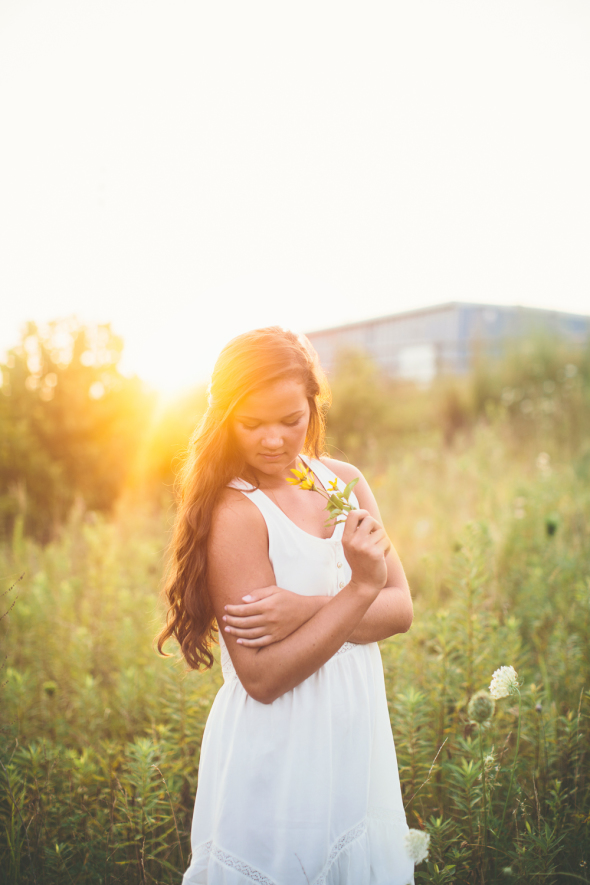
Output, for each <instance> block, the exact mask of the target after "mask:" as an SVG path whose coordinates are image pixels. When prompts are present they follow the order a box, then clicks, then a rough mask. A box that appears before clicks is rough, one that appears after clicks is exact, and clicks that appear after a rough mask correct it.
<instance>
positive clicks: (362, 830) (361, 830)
mask: <svg viewBox="0 0 590 885" xmlns="http://www.w3.org/2000/svg"><path fill="white" fill-rule="evenodd" d="M366 833H367V821H366V820H362V821H361V822H360V824H357V825H356V826H355V827H351V829H350V830H347V831H346V833H344V835H343V836H340V838H339V839H338V841H337V842H334V844H333V845H332V850H331V851H330V854H329V855H328V860H327V861H326V863H325V864H324V869H323V870H322V872H321V873H320V875H319V876H318V878H317V879H314V883H313V885H325V883H326V878H327V876H328V873H329V872H330V867H331V866H332V864H333V863H334V861H335V860H337V858H338V855H340V854H342V852H343V851H344V849H345V848H348V846H349V845H351V844H352V843H353V842H356V840H357V839H360V838H362V836H365V835H366Z"/></svg>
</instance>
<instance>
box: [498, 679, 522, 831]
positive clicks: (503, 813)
mask: <svg viewBox="0 0 590 885" xmlns="http://www.w3.org/2000/svg"><path fill="white" fill-rule="evenodd" d="M521 701H522V695H521V694H520V692H518V728H517V731H516V750H515V753H514V762H513V763H512V771H511V773H510V783H509V784H508V792H507V793H506V801H505V802H504V811H503V812H502V822H501V823H500V830H501V829H502V827H503V825H504V818H505V817H506V809H507V808H508V802H509V800H510V793H511V791H512V782H513V780H514V771H515V769H516V760H517V759H518V747H519V745H520V704H521Z"/></svg>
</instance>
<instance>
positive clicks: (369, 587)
mask: <svg viewBox="0 0 590 885" xmlns="http://www.w3.org/2000/svg"><path fill="white" fill-rule="evenodd" d="M348 586H349V587H350V588H351V589H352V590H354V592H355V593H358V595H359V596H369V597H371V599H374V598H375V597H376V596H377V595H378V594H379V593H380V590H381V588H380V587H378V586H377V585H376V584H371V583H369V582H368V581H359V580H356V579H355V578H351V579H350V581H349V583H348Z"/></svg>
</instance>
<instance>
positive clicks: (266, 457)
mask: <svg viewBox="0 0 590 885" xmlns="http://www.w3.org/2000/svg"><path fill="white" fill-rule="evenodd" d="M282 455H283V453H282V452H279V454H278V455H269V454H266V453H265V452H261V453H260V456H261V457H262V458H264V460H265V461H278V459H279V458H281V457H282Z"/></svg>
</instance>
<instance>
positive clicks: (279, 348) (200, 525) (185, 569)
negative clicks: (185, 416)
mask: <svg viewBox="0 0 590 885" xmlns="http://www.w3.org/2000/svg"><path fill="white" fill-rule="evenodd" d="M285 378H296V379H298V380H300V381H302V382H303V384H304V385H305V389H306V393H307V399H308V402H309V409H310V418H309V425H308V428H307V436H306V439H305V447H304V452H303V454H306V455H310V456H311V457H313V458H319V457H320V456H321V455H322V454H323V450H324V432H325V412H326V409H327V407H328V405H329V400H330V392H329V388H328V385H327V382H326V379H325V376H324V374H323V372H322V370H321V368H320V365H319V361H318V358H317V354H316V353H315V351H314V350H313V348H312V346H311V344H310V343H309V341H308V340H307V338H305V337H303V336H297V335H295V334H294V333H293V332H289V331H285V330H284V329H281V328H280V327H279V326H269V327H267V328H265V329H255V330H254V331H252V332H246V333H245V334H243V335H239V336H238V337H237V338H234V339H233V340H232V341H230V342H229V344H227V345H226V346H225V347H224V349H223V350H222V351H221V353H220V355H219V358H218V360H217V362H216V364H215V368H214V370H213V375H212V378H211V384H210V387H209V406H208V408H207V411H206V412H205V415H204V416H203V418H202V420H201V422H200V424H199V426H198V427H197V429H196V430H195V433H194V434H193V436H192V438H191V440H190V443H189V448H188V452H187V457H186V460H185V463H184V465H183V468H182V470H181V472H180V473H179V476H178V508H177V513H176V523H175V527H174V534H173V537H172V542H171V544H170V551H169V564H168V571H167V577H166V581H165V585H164V590H163V594H164V597H165V599H166V602H167V604H168V611H167V615H166V625H165V626H164V628H163V629H162V631H161V633H160V634H159V636H158V637H157V647H158V651H159V652H160V654H165V652H164V651H163V645H164V643H165V642H166V640H167V639H169V638H170V637H172V636H173V637H174V638H175V639H176V640H177V641H178V643H179V645H180V649H181V652H182V654H183V656H184V658H185V660H186V662H187V664H188V665H189V667H191V668H192V669H194V670H199V669H208V668H209V667H211V665H212V664H213V654H212V652H211V646H212V644H213V643H214V642H215V641H216V634H217V625H216V623H215V614H214V612H213V606H212V605H211V599H210V597H209V593H208V590H207V542H208V538H209V532H210V530H211V516H212V513H213V509H214V507H215V505H216V503H217V501H218V500H219V497H220V494H221V493H222V491H223V489H224V488H225V487H226V486H227V484H228V483H229V482H230V481H231V480H232V479H234V478H235V477H239V476H240V475H241V474H242V472H243V470H244V467H245V464H244V461H243V459H242V458H241V456H240V452H239V450H238V447H237V446H236V445H235V443H234V438H233V434H232V429H231V418H232V415H233V413H234V410H235V409H236V407H237V405H238V404H239V403H240V401H241V400H242V399H243V398H244V397H245V396H248V395H249V394H251V393H253V392H255V391H258V390H261V389H262V388H264V387H267V386H268V385H270V384H272V383H273V382H276V381H279V380H282V379H285Z"/></svg>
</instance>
